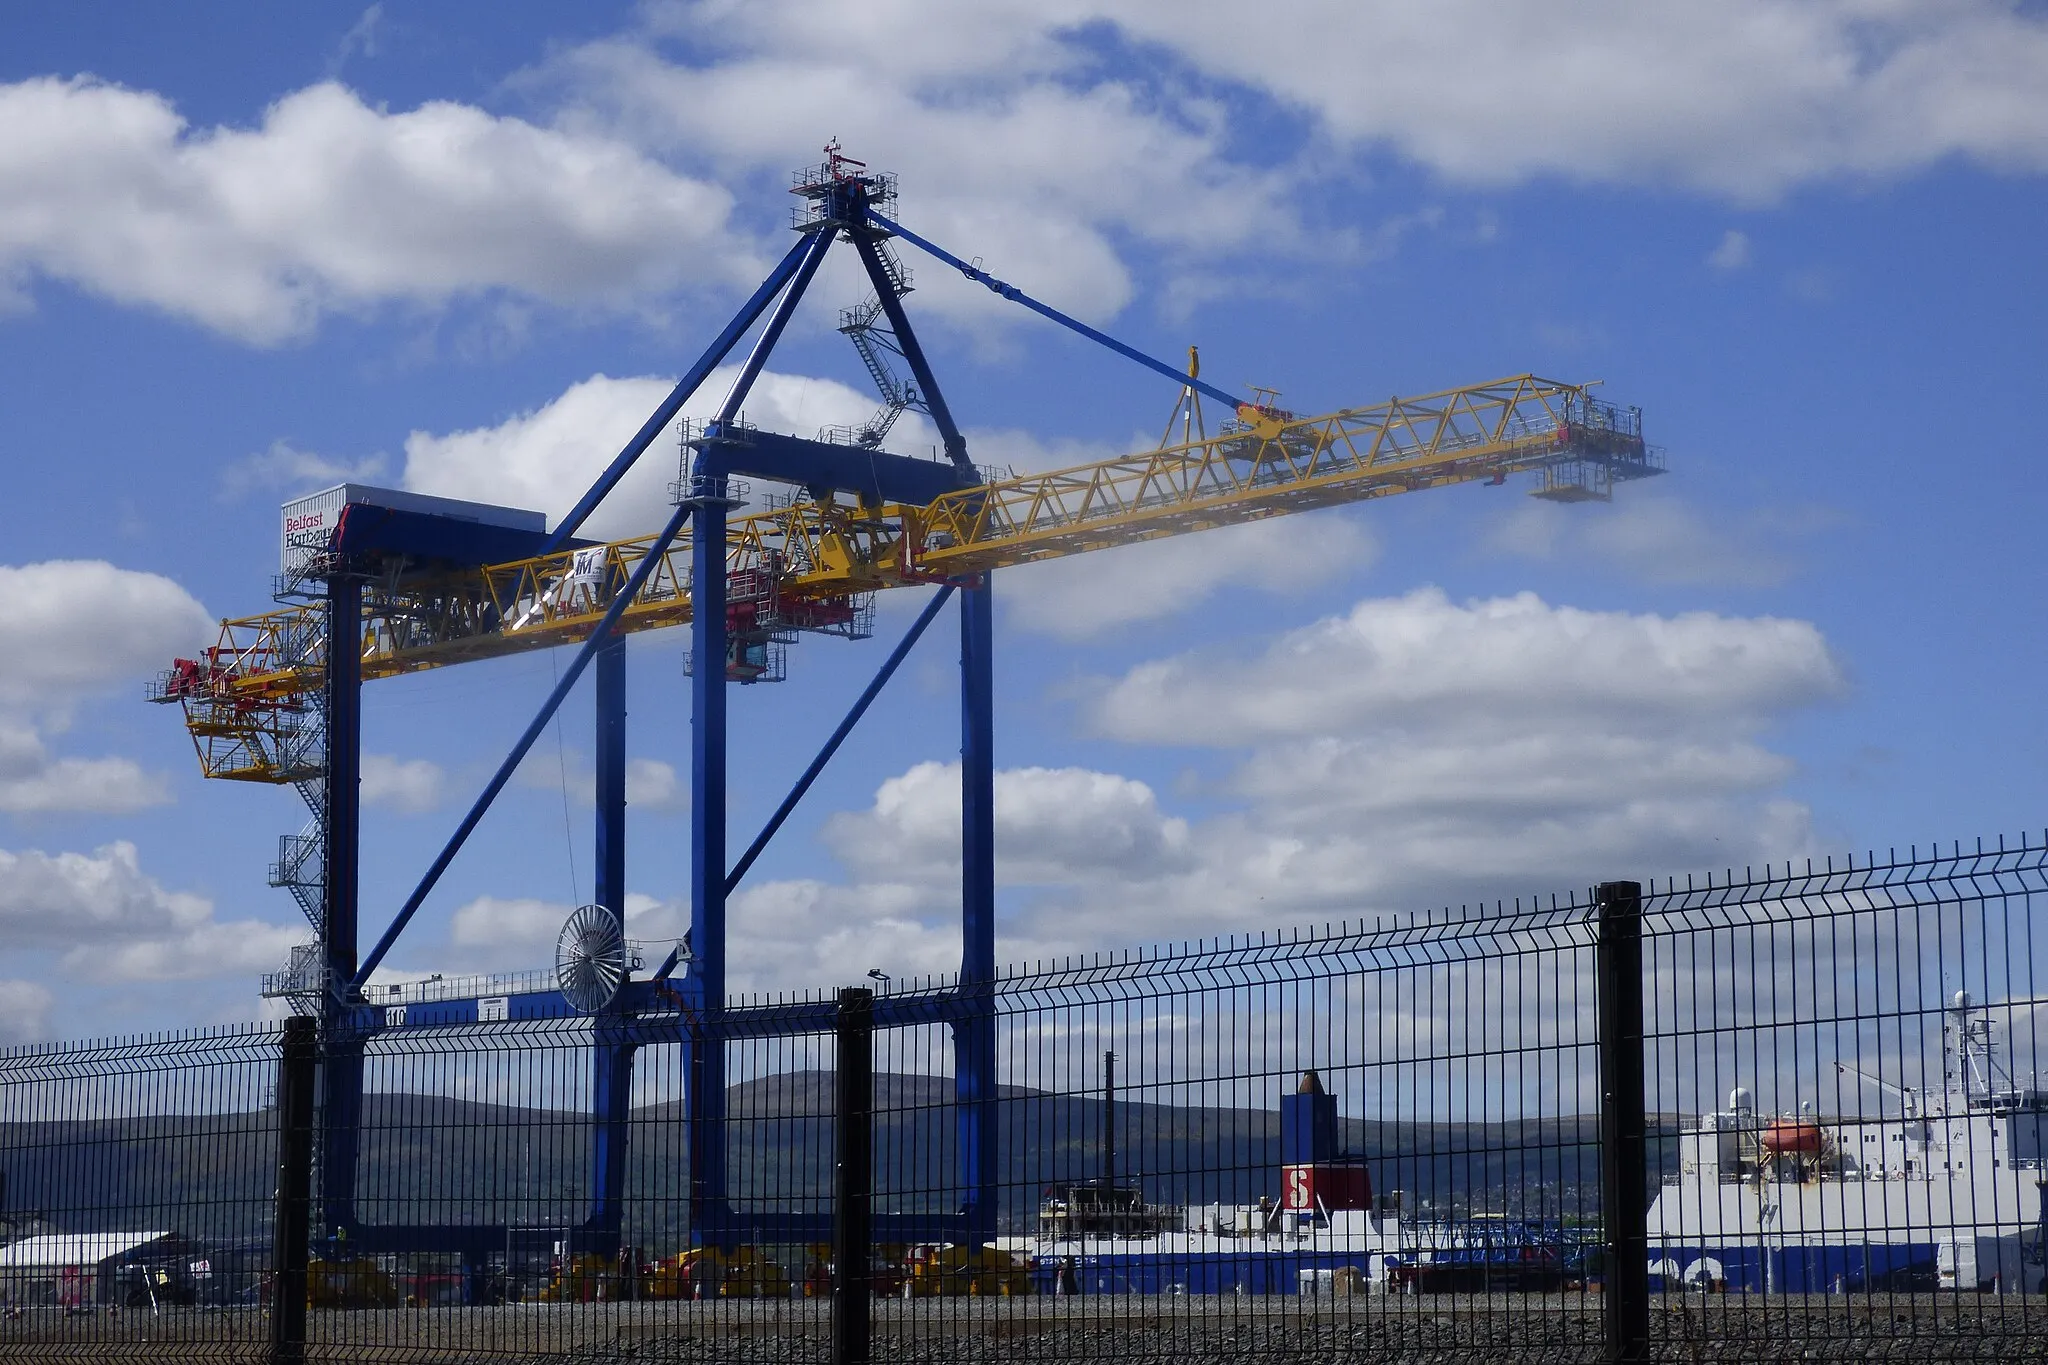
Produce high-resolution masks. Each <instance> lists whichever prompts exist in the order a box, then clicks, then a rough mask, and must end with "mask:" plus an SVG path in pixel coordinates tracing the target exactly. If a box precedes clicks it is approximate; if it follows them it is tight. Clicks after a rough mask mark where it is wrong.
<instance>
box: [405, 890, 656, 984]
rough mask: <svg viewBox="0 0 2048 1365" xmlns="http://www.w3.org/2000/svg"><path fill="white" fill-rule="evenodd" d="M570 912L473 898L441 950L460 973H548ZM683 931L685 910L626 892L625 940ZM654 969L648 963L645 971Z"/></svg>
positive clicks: (522, 899) (523, 899)
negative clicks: (538, 971) (536, 970)
mask: <svg viewBox="0 0 2048 1365" xmlns="http://www.w3.org/2000/svg"><path fill="white" fill-rule="evenodd" d="M574 908H575V907H574V906H571V905H569V904H568V903H567V902H566V901H551V900H543V899H540V898H538V897H531V896H509V897H508V896H478V897H477V898H476V899H475V900H473V901H470V902H469V903H468V904H466V905H463V906H462V907H460V908H459V909H457V910H456V912H455V914H454V916H453V917H452V918H451V919H450V921H449V927H448V947H447V949H446V950H444V951H446V953H447V954H448V957H449V960H450V963H451V964H452V968H453V969H454V970H459V971H507V970H533V969H540V968H546V969H552V968H553V966H554V962H555V941H556V939H557V938H558V937H559V936H560V934H561V932H562V925H563V924H564V923H566V922H567V920H568V918H569V913H570V911H571V910H573V909H574ZM688 927H689V915H688V913H687V912H686V911H682V910H679V909H678V908H677V907H676V906H673V905H671V904H670V903H668V902H666V901H661V900H657V899H655V898H654V897H653V896H648V895H643V894H642V893H640V892H637V891H635V892H629V893H627V896H626V937H627V938H628V939H631V940H633V941H634V942H659V941H662V940H665V939H674V938H681V937H682V934H683V931H684V930H685V929H687V928H688ZM654 965H655V964H653V963H649V964H648V967H649V969H650V970H651V969H652V968H653V966H654ZM414 979H416V975H415V977H414Z"/></svg>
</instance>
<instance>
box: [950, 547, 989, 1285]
mask: <svg viewBox="0 0 2048 1365" xmlns="http://www.w3.org/2000/svg"><path fill="white" fill-rule="evenodd" d="M992 577H993V576H992V575H989V574H984V575H982V580H981V583H980V584H979V585H978V586H976V587H972V588H968V589H967V590H965V591H964V592H962V593H961V594H960V815H961V824H960V841H961V842H960V869H961V884H960V942H961V953H960V985H959V994H960V998H961V1003H962V1005H963V1007H964V1009H965V1017H964V1018H961V1019H960V1020H959V1021H958V1022H956V1023H955V1024H954V1025H953V1096H954V1109H955V1115H956V1123H957V1125H958V1131H959V1149H960V1165H961V1171H960V1174H961V1179H962V1183H963V1184H964V1185H965V1187H966V1198H965V1200H964V1201H963V1203H962V1206H961V1210H960V1212H961V1213H962V1215H963V1216H964V1217H965V1219H966V1221H967V1225H968V1228H969V1229H970V1232H971V1236H970V1239H969V1240H970V1242H972V1243H973V1244H975V1245H979V1244H981V1243H983V1242H986V1241H990V1240H993V1239H994V1237H995V1234H996V1125H995V1118H996V1114H995V1095H996V1027H995V1001H994V997H993V988H994V982H995V974H996V873H995V866H996V847H995V845H996V816H995V608H994V602H993V598H994V589H993V587H992V585H991V579H992Z"/></svg>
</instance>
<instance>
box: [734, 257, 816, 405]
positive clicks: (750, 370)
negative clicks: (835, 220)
mask: <svg viewBox="0 0 2048 1365" xmlns="http://www.w3.org/2000/svg"><path fill="white" fill-rule="evenodd" d="M838 236H839V234H838V233H837V232H836V231H834V230H833V229H831V228H825V229H822V230H820V231H817V232H813V233H811V234H810V235H809V236H807V237H805V238H804V239H803V241H801V242H799V243H797V246H798V247H799V248H800V249H801V251H802V253H803V254H802V255H801V257H800V258H799V259H798V262H797V267H796V273H795V274H794V275H792V276H791V277H790V281H789V289H788V292H786V293H784V294H783V296H782V301H781V302H780V303H778V304H776V305H775V311H774V313H772V314H770V315H769V318H768V325H767V326H766V327H763V328H762V329H761V335H760V336H758V337H756V338H755V339H754V348H753V349H752V350H750V351H748V352H747V358H746V360H745V362H744V363H742V364H741V366H740V371H739V373H738V374H736V375H734V376H733V377H732V386H731V387H730V388H728V389H727V390H726V391H725V402H724V403H722V404H720V405H719V408H718V420H719V422H720V423H721V424H723V423H726V422H730V421H732V419H733V418H735V417H737V416H739V412H740V406H741V405H742V404H743V403H745V402H746V401H747V394H748V392H749V391H750V390H751V389H752V388H753V387H754V381H755V380H756V379H759V378H760V377H761V367H762V366H764V365H766V364H767V363H768V354H769V352H771V351H773V350H774V349H775V343H776V342H778V341H780V340H782V331H783V329H784V328H785V327H787V326H789V320H790V318H791V317H792V316H793V315H794V314H795V312H796V306H797V304H798V303H800V302H801V301H802V300H803V296H804V291H805V290H806V289H809V288H810V287H811V281H812V279H814V278H815V277H816V276H817V273H818V267H819V266H821V265H823V264H824V263H825V253H826V252H828V251H830V250H831V249H832V243H833V242H834V241H836V240H837V239H838Z"/></svg>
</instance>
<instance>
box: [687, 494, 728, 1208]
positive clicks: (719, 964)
mask: <svg viewBox="0 0 2048 1365" xmlns="http://www.w3.org/2000/svg"><path fill="white" fill-rule="evenodd" d="M701 491H706V492H710V491H713V490H712V489H710V488H709V487H708V486H707V487H705V488H704V489H703V490H701ZM716 491H718V492H722V491H723V489H722V487H721V488H719V489H717V490H716ZM696 507H697V511H696V518H697V524H696V529H695V532H694V534H693V536H692V539H691V542H690V613H691V615H690V649H691V654H692V658H693V665H692V669H691V677H690V704H691V713H690V947H691V952H692V955H693V960H692V961H691V963H690V973H689V976H688V978H687V982H688V998H689V1000H690V1003H691V1004H692V1006H693V1007H694V1008H695V1010H696V1012H697V1017H698V1019H700V1020H701V1021H702V1023H703V1030H702V1032H701V1033H700V1034H698V1035H697V1036H694V1037H693V1038H692V1039H691V1040H690V1041H689V1042H687V1043H686V1044H685V1045H684V1066H685V1069H686V1072H687V1075H688V1077H689V1080H688V1094H687V1096H686V1099H687V1101H688V1107H689V1122H690V1134H689V1146H690V1224H691V1228H692V1230H693V1231H694V1232H695V1233H697V1234H698V1235H699V1236H700V1237H702V1238H703V1239H704V1241H705V1242H706V1243H709V1242H710V1241H713V1240H716V1239H715V1236H714V1235H713V1234H715V1232H716V1230H717V1229H718V1228H719V1227H721V1226H722V1225H723V1224H724V1222H725V1213H726V1208H725V1196H726V1188H725V1039H724V1035H723V1034H722V1033H721V1032H720V1022H721V1021H720V1019H719V1017H718V1016H719V1014H720V1012H721V1011H722V1010H723V1008H724V1006H725V702H726V696H725V651H726V621H725V513H726V503H725V500H724V498H723V497H704V498H702V499H700V500H699V501H698V503H697V504H696Z"/></svg>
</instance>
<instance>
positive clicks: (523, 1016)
mask: <svg viewBox="0 0 2048 1365" xmlns="http://www.w3.org/2000/svg"><path fill="white" fill-rule="evenodd" d="M486 998H487V999H493V998H494V999H500V1000H503V1001H504V1002H505V1003H504V1016H505V1019H507V1020H510V1021H512V1022H519V1021H522V1020H539V1019H578V1018H582V1017H583V1016H582V1013H581V1012H580V1011H579V1010H577V1009H576V1007H575V1006H573V1005H571V1004H570V1003H569V1002H568V1001H567V1000H565V999H563V998H562V993H561V992H560V991H554V990H543V991H527V992H508V993H507V994H505V995H503V996H499V997H486ZM680 999H681V993H680V991H679V990H678V989H677V988H675V987H670V986H666V985H664V984H663V983H662V982H660V981H658V980H656V981H629V982H627V983H626V984H625V985H624V986H622V987H620V989H619V1014H620V1017H621V1022H620V1024H619V1026H618V1027H619V1030H620V1036H621V1037H623V1038H625V1039H626V1040H628V1041H630V1042H632V1043H633V1044H634V1045H635V1046H638V1047H651V1046H653V1045H655V1044H658V1043H681V1042H686V1041H688V1039H689V1038H690V1037H691V1036H692V1033H691V1031H692V1030H693V1029H694V1028H695V1027H696V1022H695V1020H694V1018H693V1017H692V1016H691V1015H685V1014H681V1013H677V1012H676V1011H677V1008H678V1001H679V1000H680ZM983 1008H985V1006H984V1005H982V1004H980V1003H978V1002H972V1001H969V1000H968V999H966V998H965V997H963V996H962V995H961V993H960V992H959V991H958V990H956V989H945V990H933V991H917V992H906V993H904V994H902V995H885V996H881V997H878V998H877V999H876V1001H875V1027H877V1028H885V1029H886V1028H920V1027H926V1026H929V1025H933V1024H950V1023H954V1022H956V1021H958V1020H961V1019H964V1018H966V1017H968V1016H969V1015H970V1014H971V1013H973V1012H974V1011H975V1010H977V1009H983ZM833 1009H834V1005H833V1002H831V1001H829V1000H826V1001H794V1002H791V1003H788V1004H774V1005H744V1006H739V1007H736V1008H728V1009H727V1010H726V1011H725V1012H724V1013H723V1014H722V1015H721V1016H720V1020H721V1022H720V1031H721V1034H722V1036H723V1037H724V1038H725V1039H726V1040H727V1041H728V1042H730V1041H732V1040H733V1039H737V1038H791V1037H796V1036H798V1035H801V1034H806V1033H830V1032H831V1031H832V1021H833V1019H834V1017H835V1016H834V1015H833V1013H832V1011H833ZM478 1016H479V1010H478V1002H477V1001H476V1000H460V999H457V1000H430V1001H425V1002H414V1003H411V1004H391V1005H376V1004H370V1005H357V1006H354V1007H353V1008H351V1009H350V1010H349V1011H348V1012H347V1014H346V1016H345V1017H344V1020H343V1025H344V1028H345V1030H346V1031H347V1032H348V1033H350V1034H352V1035H354V1036H356V1037H357V1038H358V1039H364V1038H369V1037H372V1036H377V1035H381V1034H386V1033H398V1032H413V1031H430V1030H433V1029H442V1028H473V1027H475V1026H476V1025H477V1024H478V1023H479V1022H481V1021H480V1020H479V1017H478Z"/></svg>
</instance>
